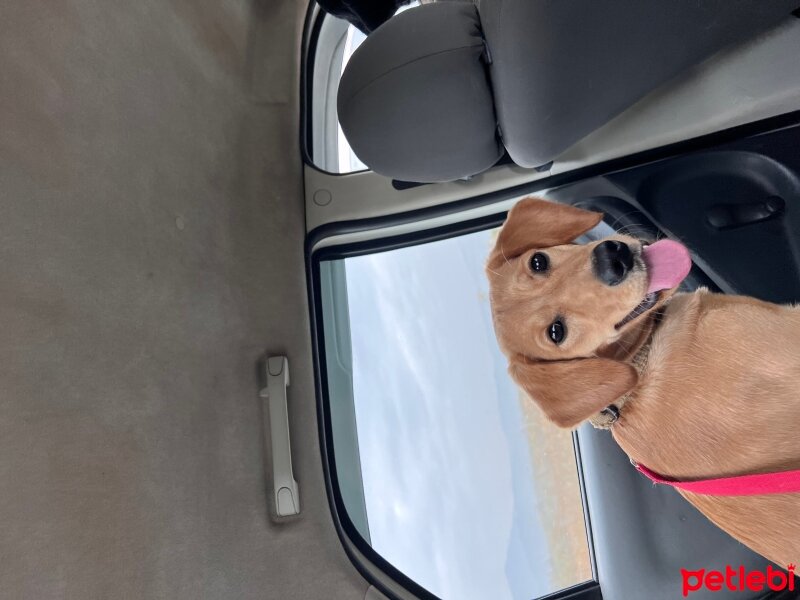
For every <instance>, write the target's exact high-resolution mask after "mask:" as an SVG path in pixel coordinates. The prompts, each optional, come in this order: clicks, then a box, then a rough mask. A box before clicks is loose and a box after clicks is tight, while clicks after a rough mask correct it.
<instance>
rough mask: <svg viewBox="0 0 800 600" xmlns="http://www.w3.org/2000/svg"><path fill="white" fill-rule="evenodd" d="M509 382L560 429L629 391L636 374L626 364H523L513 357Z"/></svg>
mask: <svg viewBox="0 0 800 600" xmlns="http://www.w3.org/2000/svg"><path fill="white" fill-rule="evenodd" d="M508 372H509V373H510V375H511V377H512V379H514V381H516V382H517V384H518V385H519V386H520V387H522V389H524V390H525V392H527V394H528V395H529V396H530V397H531V399H532V400H533V401H534V402H536V404H538V405H539V406H540V407H541V409H542V411H544V414H545V416H547V418H548V419H550V420H551V421H552V422H553V423H555V424H556V425H558V426H559V427H565V428H568V427H575V426H576V425H578V424H579V423H581V422H582V421H585V420H586V419H588V418H589V417H591V416H592V415H593V414H595V413H598V412H600V411H601V410H603V409H604V408H605V407H606V406H608V405H609V404H611V403H613V402H614V401H615V400H617V399H618V398H619V397H620V396H622V395H624V394H626V393H627V392H629V391H631V390H632V389H633V388H634V386H635V385H636V382H637V381H638V375H637V374H636V370H635V369H634V368H633V367H632V366H631V365H629V364H626V363H622V362H619V361H616V360H610V359H607V358H577V359H574V360H557V361H535V362H530V363H528V362H526V361H525V359H524V357H515V358H513V359H512V360H511V363H510V365H509V367H508Z"/></svg>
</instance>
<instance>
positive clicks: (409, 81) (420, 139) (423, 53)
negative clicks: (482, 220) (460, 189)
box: [338, 2, 504, 183]
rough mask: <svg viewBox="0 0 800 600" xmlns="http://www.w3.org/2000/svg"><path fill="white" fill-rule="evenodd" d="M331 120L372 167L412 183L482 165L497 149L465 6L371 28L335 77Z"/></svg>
mask: <svg viewBox="0 0 800 600" xmlns="http://www.w3.org/2000/svg"><path fill="white" fill-rule="evenodd" d="M338 111H339V122H340V123H341V126H342V130H343V131H344V133H345V135H346V136H347V141H348V142H349V143H350V146H351V148H352V149H353V151H354V152H355V153H356V155H357V156H358V157H359V158H360V159H361V160H362V161H363V162H364V163H366V164H367V165H369V166H370V168H371V169H373V170H374V171H375V172H377V173H381V174H382V175H386V176H388V177H393V178H395V179H401V180H405V181H418V182H424V183H428V182H440V181H452V180H455V179H460V178H463V177H468V176H471V175H475V174H476V173H480V172H482V171H485V170H486V169H488V168H489V167H491V166H492V165H493V164H494V163H495V162H497V160H498V159H499V158H500V157H501V156H502V154H503V151H504V150H503V146H502V144H501V143H500V141H499V139H498V136H497V121H496V119H495V114H494V103H493V101H492V92H491V86H490V83H489V79H488V73H487V66H486V60H485V46H484V42H483V37H482V36H481V30H480V22H479V19H478V13H477V11H476V9H475V7H474V6H473V5H472V3H468V2H438V3H433V4H425V5H422V6H420V7H417V8H413V9H410V10H407V11H405V12H403V13H401V14H399V15H397V16H396V17H394V18H392V19H390V20H389V21H388V22H386V23H385V24H384V25H382V26H381V27H379V28H378V29H377V30H375V31H374V32H373V33H372V34H371V35H370V36H369V37H368V38H367V39H366V40H365V41H364V42H363V43H362V44H361V46H360V47H359V48H358V50H357V51H356V52H355V53H354V54H353V56H352V58H351V59H350V62H349V63H348V65H347V68H346V69H345V72H344V75H343V76H342V80H341V82H340V84H339V96H338Z"/></svg>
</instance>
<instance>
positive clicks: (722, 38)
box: [0, 0, 800, 600]
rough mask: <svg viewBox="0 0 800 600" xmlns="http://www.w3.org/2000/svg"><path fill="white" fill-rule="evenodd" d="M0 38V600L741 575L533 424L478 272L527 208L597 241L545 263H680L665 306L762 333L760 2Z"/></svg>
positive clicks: (183, 21) (79, 12) (788, 282)
mask: <svg viewBox="0 0 800 600" xmlns="http://www.w3.org/2000/svg"><path fill="white" fill-rule="evenodd" d="M6 8H7V10H6V11H4V12H5V13H6V14H5V18H4V19H3V28H2V32H3V35H2V36H0V40H2V42H1V43H2V45H3V49H4V51H3V52H2V53H0V77H1V79H0V81H2V82H3V83H4V85H3V86H2V87H3V92H2V95H0V98H2V102H0V130H2V132H3V133H2V134H1V135H0V157H2V165H3V166H2V168H0V199H1V200H2V201H0V216H2V218H0V227H2V239H3V241H4V248H5V260H3V261H2V267H0V273H2V275H1V276H0V314H2V315H3V324H4V327H3V331H4V335H3V336H2V342H0V349H1V350H0V351H1V353H2V358H3V360H2V367H0V399H2V401H1V402H0V428H1V429H0V476H2V489H3V493H0V523H1V524H2V525H0V531H2V535H0V550H1V551H0V556H2V557H3V560H2V561H0V590H3V592H2V594H0V596H2V597H8V598H36V599H48V598H59V599H60V598H80V599H88V598H170V599H177V598H187V599H188V598H192V599H194V598H270V599H273V598H274V599H281V600H283V599H293V598H296V599H306V598H308V599H312V598H326V599H328V598H354V599H355V598H364V599H367V600H381V599H394V598H397V599H414V598H420V599H427V598H443V599H457V600H470V599H487V600H495V599H504V598H509V599H530V600H532V599H534V598H547V599H551V600H554V599H561V598H565V599H566V598H570V599H599V598H603V599H606V600H617V599H621V600H637V599H641V598H648V599H650V598H652V599H661V598H663V599H671V598H681V597H686V594H685V592H684V590H683V589H682V584H683V582H682V575H681V570H682V569H705V570H708V571H711V570H718V571H722V572H724V571H725V568H726V566H727V565H734V566H735V567H736V568H738V567H739V566H742V567H743V568H744V569H747V570H754V569H755V570H759V569H760V570H764V569H765V568H766V566H767V564H768V561H767V560H766V559H765V558H763V557H761V556H759V555H757V554H755V553H754V552H752V551H751V550H749V549H748V548H747V547H745V546H744V545H743V544H741V543H739V542H738V541H736V540H734V539H733V538H732V537H730V536H729V535H728V534H726V533H724V532H723V531H722V530H720V529H718V528H717V527H716V526H715V525H713V524H712V523H711V522H710V521H709V520H708V519H707V518H706V517H704V516H703V515H702V514H701V513H700V512H698V511H697V510H696V509H695V508H694V507H693V506H691V505H690V504H689V503H688V502H687V501H686V500H684V499H683V498H682V497H681V496H680V495H679V494H678V493H677V492H676V491H675V490H673V489H671V488H669V487H666V486H654V485H653V484H652V482H651V481H649V480H648V479H646V478H644V477H643V476H642V475H641V474H639V473H638V472H637V471H636V470H635V469H634V468H633V466H632V465H631V464H630V461H629V459H628V457H627V456H626V455H625V453H624V452H623V451H622V450H621V449H620V448H619V447H618V446H617V445H616V444H615V442H614V441H613V439H612V437H611V436H610V434H609V433H608V432H607V431H603V430H598V429H594V428H592V427H591V426H590V425H589V424H588V423H584V424H583V425H581V426H580V427H579V428H578V429H576V430H575V431H566V430H557V429H556V428H555V427H553V426H552V425H551V424H549V423H548V422H547V421H546V419H545V418H544V417H543V416H542V415H541V414H539V412H538V411H537V410H536V407H534V406H532V403H531V402H530V401H529V400H528V399H527V398H526V397H525V395H524V393H523V392H522V391H521V390H520V389H519V388H518V387H517V386H516V385H515V384H514V382H513V381H512V380H511V378H510V377H509V375H508V374H507V372H506V364H505V359H504V357H503V355H502V353H501V352H500V349H499V348H498V347H497V342H496V341H495V338H494V334H493V332H492V321H491V315H490V311H489V301H488V283H487V281H486V278H485V275H484V263H485V260H486V256H487V254H488V252H489V249H490V248H491V246H492V244H493V242H494V240H495V238H496V236H497V232H498V229H499V227H500V226H501V225H502V224H503V222H504V220H505V217H506V214H507V212H508V210H509V209H510V208H511V207H512V206H513V205H514V204H515V203H516V202H517V201H519V200H520V199H522V198H524V197H527V196H540V197H544V198H546V199H548V200H551V201H554V202H560V203H565V204H570V205H574V206H578V207H581V208H587V209H590V210H595V211H599V212H602V213H603V214H604V218H603V221H602V222H601V223H600V224H599V225H598V226H597V227H596V228H595V229H593V230H592V231H590V232H588V233H587V234H586V235H585V236H583V238H581V239H579V240H578V242H579V243H585V242H588V241H591V240H596V239H600V238H602V237H605V236H607V235H609V234H610V233H612V232H614V231H625V232H627V233H629V234H632V235H635V236H636V237H639V238H640V239H644V240H657V239H662V238H674V239H678V240H681V241H682V242H683V243H684V244H685V245H686V246H687V247H688V248H689V249H690V251H691V257H692V262H693V266H692V270H691V272H690V275H689V276H688V277H687V278H686V279H685V280H684V283H683V284H682V289H683V290H685V291H691V290H695V289H698V288H701V287H705V288H708V289H709V290H711V291H714V292H718V293H725V294H743V295H748V296H753V297H755V298H760V299H764V300H769V301H771V302H776V303H783V304H792V303H796V302H798V301H800V247H798V236H797V235H796V234H795V231H796V230H795V229H794V227H798V226H800V212H798V208H797V206H798V202H800V154H799V153H798V152H797V147H798V146H799V145H800V61H798V60H797V56H800V18H798V16H800V12H798V11H799V10H800V2H798V0H702V1H698V2H657V1H642V0H613V1H612V2H608V3H598V2H594V3H593V2H587V1H586V0H561V1H560V2H557V3H556V2H549V1H547V0H474V1H470V0H428V1H423V2H418V1H416V0H414V1H410V2H397V1H396V0H391V1H384V0H375V1H374V2H357V1H355V0H319V2H315V1H313V0H312V1H311V2H310V3H309V2H301V1H297V0H218V1H216V2H214V1H211V0H201V1H200V2H186V1H184V0H172V1H170V2H166V3H161V2H152V1H150V0H145V1H144V2H139V3H123V2H117V1H113V0H112V1H111V2H96V1H95V0H67V1H65V2H62V3H59V4H57V5H56V4H52V5H51V4H49V3H25V2H18V1H13V0H12V2H11V3H10V4H9V5H8V6H7V7H6ZM772 567H774V568H780V569H782V570H784V571H785V570H786V567H787V565H772ZM798 586H800V582H798ZM798 589H800V587H798ZM794 594H795V592H794V591H793V589H792V590H789V589H787V590H781V591H773V590H769V589H766V588H765V589H764V590H762V591H753V590H748V589H741V590H735V591H734V590H728V589H723V590H722V591H713V590H710V589H700V590H697V591H693V592H692V593H691V597H692V598H696V599H706V598H720V597H724V598H727V597H732V598H749V599H761V598H791V597H796V596H794Z"/></svg>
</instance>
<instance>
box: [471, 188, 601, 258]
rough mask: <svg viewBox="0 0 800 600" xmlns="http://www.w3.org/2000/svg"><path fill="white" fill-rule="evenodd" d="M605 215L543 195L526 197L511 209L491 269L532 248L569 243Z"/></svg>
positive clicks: (496, 247) (493, 255) (494, 252)
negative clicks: (553, 200)
mask: <svg viewBox="0 0 800 600" xmlns="http://www.w3.org/2000/svg"><path fill="white" fill-rule="evenodd" d="M602 218H603V214H602V213H597V212H591V211H588V210H583V209H582V208H575V207H574V206H569V205H567V204H557V203H555V202H548V201H546V200H542V199H541V198H525V199H524V200H520V201H519V202H517V203H516V204H515V205H514V207H513V208H512V209H511V210H510V211H509V212H508V217H507V218H506V222H505V225H503V228H502V229H501V230H500V234H499V235H498V236H497V243H496V244H495V246H494V249H493V250H492V252H491V254H490V255H489V261H488V263H487V264H488V266H489V267H490V268H492V267H494V266H496V265H498V264H502V263H503V262H504V261H505V260H507V259H511V258H516V257H517V256H519V255H520V254H522V253H523V252H525V251H526V250H529V249H531V248H548V247H550V246H560V245H561V244H568V243H569V242H571V241H572V240H574V239H575V238H576V237H578V236H580V235H582V234H584V233H586V232H587V231H589V230H590V229H591V228H592V227H594V226H595V225H597V224H598V223H599V222H600V220H601V219H602Z"/></svg>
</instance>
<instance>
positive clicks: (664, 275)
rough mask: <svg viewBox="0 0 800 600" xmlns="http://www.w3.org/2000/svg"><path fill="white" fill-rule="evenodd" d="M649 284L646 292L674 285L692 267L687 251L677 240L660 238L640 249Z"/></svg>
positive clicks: (665, 288) (668, 288) (667, 288)
mask: <svg viewBox="0 0 800 600" xmlns="http://www.w3.org/2000/svg"><path fill="white" fill-rule="evenodd" d="M642 257H643V258H644V262H645V264H647V274H648V276H649V277H650V285H649V287H648V288H647V293H648V294H650V293H652V292H660V291H661V290H670V289H672V288H674V287H676V286H677V285H678V284H679V283H680V282H681V281H683V278H684V277H686V276H687V275H688V274H689V269H691V268H692V259H691V258H690V257H689V251H688V250H687V249H686V248H685V247H684V246H683V245H682V244H679V243H678V242H673V241H672V240H661V241H659V242H656V243H655V244H650V245H649V246H646V247H645V248H644V249H642Z"/></svg>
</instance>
